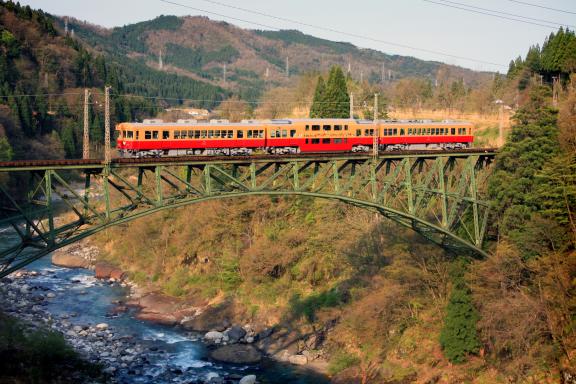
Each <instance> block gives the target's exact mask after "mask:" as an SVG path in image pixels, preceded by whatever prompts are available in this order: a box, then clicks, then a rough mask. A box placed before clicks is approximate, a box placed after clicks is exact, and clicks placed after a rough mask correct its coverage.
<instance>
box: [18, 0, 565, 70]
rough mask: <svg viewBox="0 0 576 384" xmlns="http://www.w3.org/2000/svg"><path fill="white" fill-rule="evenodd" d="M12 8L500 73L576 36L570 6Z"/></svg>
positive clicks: (110, 0)
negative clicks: (166, 23) (173, 22)
mask: <svg viewBox="0 0 576 384" xmlns="http://www.w3.org/2000/svg"><path fill="white" fill-rule="evenodd" d="M20 3H21V4H28V5H30V6H31V7H33V8H41V9H43V10H44V11H47V12H49V13H51V14H54V15H59V16H64V15H67V16H73V17H75V18H77V19H80V20H85V21H88V22H91V23H94V24H98V25H101V26H105V27H109V28H111V27H115V26H122V25H126V24H133V23H136V22H139V21H145V20H150V19H153V18H155V17H157V16H159V15H178V16H183V15H204V16H208V17H210V18H211V19H215V20H224V21H227V22H229V23H231V24H235V25H238V26H240V27H242V28H248V29H273V28H275V29H297V30H300V31H302V32H304V33H307V34H310V35H313V36H317V37H321V38H325V39H329V40H334V41H346V42H350V43H352V44H354V45H357V46H359V47H362V48H372V49H376V50H379V51H382V52H385V53H388V54H398V55H409V56H414V57H417V58H420V59H425V60H437V61H441V62H445V63H448V64H454V65H459V66H463V67H467V68H471V69H474V70H483V71H499V72H501V73H505V72H506V71H507V67H508V63H509V62H510V60H511V59H513V58H515V57H517V56H518V55H522V56H524V55H525V54H526V51H527V50H528V48H529V46H530V45H533V44H542V42H543V41H544V39H545V38H546V36H548V35H549V34H550V33H551V32H554V31H555V30H557V28H559V26H560V25H564V26H565V27H566V26H569V28H570V29H572V30H574V29H576V28H575V27H574V26H576V1H574V0H523V1H517V0H482V1H480V0H450V1H448V0H353V1H343V0H314V1H312V0H291V1H278V0H242V1H234V0H95V1H94V0H93V1H88V0H20ZM526 3H529V4H532V5H539V6H543V7H548V8H555V9H558V10H562V11H564V12H559V11H554V10H550V9H544V8H541V7H536V6H531V5H528V4H526ZM441 4H444V5H441ZM225 5H227V6H225ZM465 6H469V7H476V8H468V9H472V10H473V11H475V12H470V11H464V10H462V9H461V8H466V7H465ZM233 7H236V8H233ZM238 8H243V9H244V10H241V9H238ZM246 10H248V11H251V12H248V11H246ZM490 11H498V12H501V13H499V15H500V16H501V17H493V16H489V15H486V13H491V12H490ZM254 12H257V13H259V14H257V13H254ZM504 13H507V14H504ZM264 14H265V15H264ZM513 15H514V16H513ZM269 16H275V17H279V18H284V19H287V20H279V19H277V18H272V17H269ZM518 16H523V18H522V19H521V20H524V22H518V21H514V20H510V19H520V17H518ZM289 20H290V21H289ZM292 21H296V22H298V23H302V24H308V25H302V24H296V23H293V22H292ZM549 22H551V23H549ZM342 32H345V33H346V34H344V33H342ZM408 47H410V48H408ZM414 48H417V49H414ZM431 51H433V52H431ZM440 53H443V54H446V55H443V54H440ZM455 56H457V57H455ZM469 59H471V60H469ZM489 63H490V64H489ZM494 64H496V65H494Z"/></svg>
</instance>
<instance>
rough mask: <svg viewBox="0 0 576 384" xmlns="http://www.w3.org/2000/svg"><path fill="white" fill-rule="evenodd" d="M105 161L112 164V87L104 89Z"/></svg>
mask: <svg viewBox="0 0 576 384" xmlns="http://www.w3.org/2000/svg"><path fill="white" fill-rule="evenodd" d="M104 162H105V163H106V164H110V87H109V86H106V88H105V91H104Z"/></svg>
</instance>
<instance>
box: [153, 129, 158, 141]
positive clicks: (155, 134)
mask: <svg viewBox="0 0 576 384" xmlns="http://www.w3.org/2000/svg"><path fill="white" fill-rule="evenodd" d="M152 138H153V139H155V140H158V131H152Z"/></svg>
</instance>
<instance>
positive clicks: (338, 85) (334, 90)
mask: <svg viewBox="0 0 576 384" xmlns="http://www.w3.org/2000/svg"><path fill="white" fill-rule="evenodd" d="M349 104H350V96H349V95H348V88H347V86H346V77H345V76H344V72H342V68H340V67H338V66H333V67H332V69H330V75H329V77H328V82H327V83H326V90H325V92H324V107H323V108H322V110H323V113H322V117H323V118H347V117H349V114H350V110H349Z"/></svg>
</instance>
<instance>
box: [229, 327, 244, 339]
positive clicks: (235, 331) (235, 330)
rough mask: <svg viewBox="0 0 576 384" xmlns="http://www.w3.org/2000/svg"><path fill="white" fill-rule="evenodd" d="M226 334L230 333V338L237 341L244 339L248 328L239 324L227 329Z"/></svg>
mask: <svg viewBox="0 0 576 384" xmlns="http://www.w3.org/2000/svg"><path fill="white" fill-rule="evenodd" d="M226 334H227V335H228V339H229V340H230V342H231V343H237V342H239V341H240V340H242V338H243V337H244V336H246V330H244V328H242V327H240V326H238V325H235V326H233V327H232V328H230V329H229V330H228V331H226Z"/></svg>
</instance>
